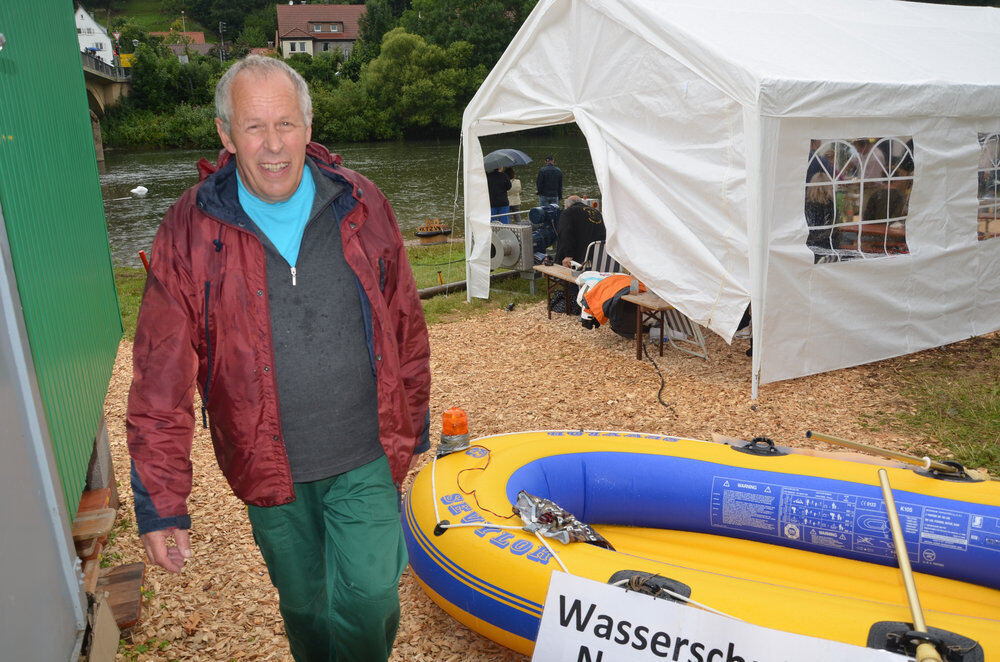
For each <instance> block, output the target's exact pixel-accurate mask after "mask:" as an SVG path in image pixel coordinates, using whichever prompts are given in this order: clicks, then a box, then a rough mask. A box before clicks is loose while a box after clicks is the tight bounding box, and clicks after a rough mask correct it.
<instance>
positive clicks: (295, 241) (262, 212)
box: [236, 165, 316, 267]
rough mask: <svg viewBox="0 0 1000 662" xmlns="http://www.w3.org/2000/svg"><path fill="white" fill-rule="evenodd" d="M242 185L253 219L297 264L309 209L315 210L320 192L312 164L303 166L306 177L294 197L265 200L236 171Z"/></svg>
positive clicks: (241, 192) (242, 196) (242, 200)
mask: <svg viewBox="0 0 1000 662" xmlns="http://www.w3.org/2000/svg"><path fill="white" fill-rule="evenodd" d="M236 181H237V183H238V186H239V197H240V205H242V207H243V211H245V212H246V213H247V216H249V217H250V220H252V221H253V222H254V224H256V226H257V227H258V228H259V229H260V231H261V232H263V233H264V234H265V235H266V236H267V238H268V239H270V240H271V243H272V244H274V247H275V248H277V249H278V252H279V253H281V257H283V258H285V260H286V261H287V262H288V264H289V266H292V267H294V266H295V261H296V260H298V258H299V246H300V245H301V244H302V233H303V232H305V229H306V223H308V222H309V212H311V211H312V204H313V198H314V197H315V195H316V183H315V182H314V181H313V177H312V172H311V171H310V170H309V166H308V165H305V166H304V167H303V169H302V180H301V181H300V182H299V187H298V188H297V189H295V193H293V194H292V197H290V198H288V199H287V200H285V201H284V202H264V201H263V200H261V199H260V198H258V197H257V196H255V195H254V194H253V193H251V192H250V191H249V190H247V188H246V187H245V186H243V180H242V179H240V173H239V172H237V173H236Z"/></svg>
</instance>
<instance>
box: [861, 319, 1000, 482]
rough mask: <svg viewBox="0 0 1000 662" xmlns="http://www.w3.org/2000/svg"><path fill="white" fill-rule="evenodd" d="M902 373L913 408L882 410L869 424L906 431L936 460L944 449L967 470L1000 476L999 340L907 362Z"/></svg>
mask: <svg viewBox="0 0 1000 662" xmlns="http://www.w3.org/2000/svg"><path fill="white" fill-rule="evenodd" d="M897 375H898V383H899V387H900V393H901V395H903V396H904V398H905V399H906V401H907V404H908V408H907V409H906V410H904V411H898V412H883V413H881V414H879V415H878V416H876V417H874V418H873V419H872V420H870V421H869V422H868V424H869V425H870V426H872V427H881V428H886V429H892V430H895V431H899V432H902V433H904V434H906V435H908V436H910V437H912V438H913V440H914V446H915V448H917V449H924V450H925V451H927V452H928V453H929V454H931V456H932V457H934V450H933V449H934V448H935V447H937V448H941V447H943V448H945V449H947V451H948V452H949V453H950V454H951V455H952V456H953V459H955V460H957V461H958V462H961V463H962V464H963V465H964V466H966V467H968V468H979V467H983V468H986V469H988V470H989V472H990V474H991V475H993V476H1000V336H998V335H993V336H992V337H977V338H971V339H970V340H968V341H965V342H962V343H957V344H954V345H950V346H948V347H943V348H938V349H932V350H928V351H926V352H921V353H920V354H917V355H915V356H912V357H910V358H909V359H905V358H904V359H902V360H901V363H900V367H899V369H898V372H897ZM915 454H917V455H923V454H924V452H923V451H916V452H915ZM935 459H941V458H940V457H935Z"/></svg>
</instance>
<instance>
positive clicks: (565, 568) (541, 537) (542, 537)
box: [535, 531, 573, 575]
mask: <svg viewBox="0 0 1000 662" xmlns="http://www.w3.org/2000/svg"><path fill="white" fill-rule="evenodd" d="M535 535H536V536H537V537H538V539H539V540H541V541H542V544H543V545H545V548H546V549H547V550H549V554H551V555H552V558H554V559H555V560H556V561H557V562H558V563H559V565H560V566H561V567H562V569H563V572H565V573H566V574H568V575H572V574H573V573H572V572H570V571H569V568H567V567H566V564H565V563H563V562H562V559H561V558H559V555H558V554H556V550H554V549H552V545H550V544H549V541H548V540H546V539H545V536H543V535H542V534H541V533H539V532H538V531H535Z"/></svg>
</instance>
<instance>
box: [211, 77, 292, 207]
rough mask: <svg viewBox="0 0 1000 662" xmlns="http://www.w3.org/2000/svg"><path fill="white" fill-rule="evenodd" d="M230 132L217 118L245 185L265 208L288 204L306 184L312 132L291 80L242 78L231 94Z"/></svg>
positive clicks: (224, 139) (222, 137) (224, 142)
mask: <svg viewBox="0 0 1000 662" xmlns="http://www.w3.org/2000/svg"><path fill="white" fill-rule="evenodd" d="M230 97H231V100H232V114H231V117H230V120H229V131H228V132H227V131H226V130H225V128H224V127H223V125H222V120H220V119H218V118H216V120H215V127H216V129H217V130H218V132H219V137H220V138H221V139H222V144H223V145H224V146H225V148H226V149H227V150H228V151H229V152H231V153H232V154H234V155H235V156H236V169H237V170H238V171H239V173H240V179H241V180H242V181H243V185H244V186H246V187H247V189H248V190H249V191H250V192H251V193H253V194H254V195H255V196H257V197H258V198H260V199H261V200H263V201H264V202H270V203H275V202H284V201H285V200H288V198H290V197H292V194H293V193H295V189H297V188H298V186H299V182H300V181H301V180H302V168H303V166H304V165H305V160H306V145H307V144H308V143H309V139H310V138H311V137H312V127H311V126H310V125H309V124H308V123H306V118H305V117H303V116H302V110H301V108H299V101H298V97H297V96H296V94H295V87H294V86H293V85H292V81H291V80H289V78H288V76H286V75H284V74H283V73H272V74H269V75H265V76H258V75H256V74H254V73H252V72H240V73H239V74H237V76H236V78H235V80H233V85H232V88H231V92H230Z"/></svg>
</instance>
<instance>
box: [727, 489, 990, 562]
mask: <svg viewBox="0 0 1000 662" xmlns="http://www.w3.org/2000/svg"><path fill="white" fill-rule="evenodd" d="M896 506H897V509H898V510H899V516H900V523H901V525H902V528H903V537H904V539H905V540H906V542H907V551H908V552H909V553H910V555H911V558H912V560H913V561H914V562H915V563H917V564H923V565H937V560H938V556H939V554H940V553H941V552H942V551H943V550H949V549H950V550H957V551H965V550H967V549H968V548H969V547H970V545H971V546H973V547H987V548H988V547H990V546H991V543H993V544H994V545H1000V543H998V542H997V540H998V538H1000V535H998V536H996V537H994V536H993V535H990V533H991V531H990V530H991V529H992V528H993V527H995V526H996V524H995V523H994V522H987V521H986V520H992V519H994V518H983V517H977V516H972V515H970V514H969V513H963V512H959V511H955V510H949V509H945V508H939V507H932V506H921V505H917V504H912V503H907V502H905V501H902V500H899V501H897V503H896ZM711 525H712V527H717V528H725V529H735V530H739V531H742V532H744V533H746V534H749V535H748V537H751V538H754V537H760V536H768V537H771V536H773V537H777V538H781V539H784V540H785V541H786V542H787V543H789V544H793V545H796V546H804V547H806V548H813V549H816V550H817V551H830V552H836V551H838V550H841V551H847V552H854V553H856V554H863V555H870V556H875V557H883V558H886V559H889V558H891V557H892V556H893V554H894V552H893V545H892V534H891V532H890V530H889V522H888V519H887V518H886V514H885V502H884V501H883V500H882V499H878V498H871V497H865V496H860V495H857V494H846V493H840V492H832V491H825V490H817V489H809V488H804V487H799V486H788V485H780V484H776V483H770V482H761V481H755V480H747V479H746V478H736V477H726V476H715V477H714V478H713V482H712V519H711ZM984 543H985V544H984Z"/></svg>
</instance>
